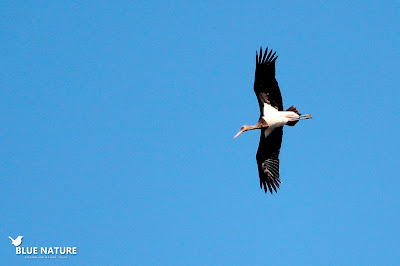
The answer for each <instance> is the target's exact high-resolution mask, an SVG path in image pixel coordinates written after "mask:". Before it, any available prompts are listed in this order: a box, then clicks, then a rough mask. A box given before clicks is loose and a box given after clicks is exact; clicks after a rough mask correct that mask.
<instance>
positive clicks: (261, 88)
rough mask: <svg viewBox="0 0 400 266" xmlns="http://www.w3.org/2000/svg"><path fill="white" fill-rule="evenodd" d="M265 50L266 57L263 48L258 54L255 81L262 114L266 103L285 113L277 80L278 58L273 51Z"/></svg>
mask: <svg viewBox="0 0 400 266" xmlns="http://www.w3.org/2000/svg"><path fill="white" fill-rule="evenodd" d="M267 53H268V48H267V49H265V52H264V55H263V52H262V48H260V54H257V52H256V74H255V80H254V92H255V93H256V96H257V100H258V104H259V106H260V113H261V116H263V107H264V103H267V104H270V105H272V106H273V107H275V108H276V109H278V110H279V111H283V103H282V95H281V91H280V89H279V86H278V82H277V81H276V79H275V61H276V59H277V58H278V56H275V54H276V52H275V53H273V54H272V50H270V51H269V54H268V56H267Z"/></svg>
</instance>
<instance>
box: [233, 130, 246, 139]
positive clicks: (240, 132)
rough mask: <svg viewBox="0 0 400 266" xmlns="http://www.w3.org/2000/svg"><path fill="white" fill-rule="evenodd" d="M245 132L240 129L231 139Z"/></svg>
mask: <svg viewBox="0 0 400 266" xmlns="http://www.w3.org/2000/svg"><path fill="white" fill-rule="evenodd" d="M244 131H245V130H244V129H241V130H240V131H239V132H238V133H237V134H236V135H235V136H234V137H233V138H236V137H237V136H239V135H240V134H242V133H243V132H244Z"/></svg>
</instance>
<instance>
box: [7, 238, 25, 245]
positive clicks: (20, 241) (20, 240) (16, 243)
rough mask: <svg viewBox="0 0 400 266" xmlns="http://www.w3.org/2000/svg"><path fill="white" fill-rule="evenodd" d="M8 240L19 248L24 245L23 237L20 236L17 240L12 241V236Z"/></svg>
mask: <svg viewBox="0 0 400 266" xmlns="http://www.w3.org/2000/svg"><path fill="white" fill-rule="evenodd" d="M8 238H10V239H11V241H12V242H11V244H13V245H14V246H16V247H18V246H19V245H21V243H22V238H23V236H18V237H17V238H16V239H12V237H11V236H9V237H8Z"/></svg>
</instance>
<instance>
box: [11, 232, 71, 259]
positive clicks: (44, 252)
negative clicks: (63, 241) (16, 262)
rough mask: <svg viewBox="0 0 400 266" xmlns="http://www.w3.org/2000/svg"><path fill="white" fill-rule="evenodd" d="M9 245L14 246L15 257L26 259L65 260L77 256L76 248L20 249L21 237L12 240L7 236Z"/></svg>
mask: <svg viewBox="0 0 400 266" xmlns="http://www.w3.org/2000/svg"><path fill="white" fill-rule="evenodd" d="M8 238H10V240H11V244H12V245H14V246H15V255H24V256H25V258H26V259H57V258H58V259H66V258H68V255H77V254H78V249H77V247H66V246H52V247H49V246H47V247H37V246H33V247H32V246H29V247H22V246H20V245H21V244H22V238H23V236H18V237H17V238H15V239H13V238H12V237H11V236H9V237H8Z"/></svg>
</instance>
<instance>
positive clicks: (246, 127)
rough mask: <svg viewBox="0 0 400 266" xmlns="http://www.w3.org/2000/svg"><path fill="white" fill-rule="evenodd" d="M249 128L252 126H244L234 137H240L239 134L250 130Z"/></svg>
mask: <svg viewBox="0 0 400 266" xmlns="http://www.w3.org/2000/svg"><path fill="white" fill-rule="evenodd" d="M249 128H250V126H247V125H244V126H242V128H241V129H240V130H239V132H238V133H237V134H236V135H235V136H234V137H233V138H236V137H238V136H239V135H240V134H242V133H243V132H245V131H247V130H249Z"/></svg>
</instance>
